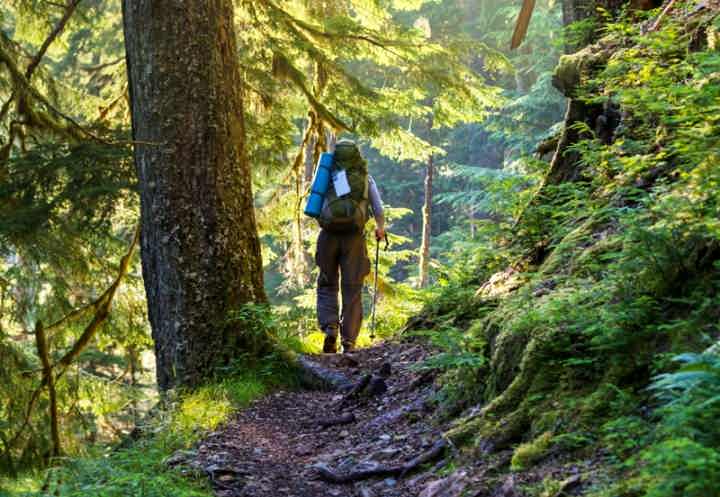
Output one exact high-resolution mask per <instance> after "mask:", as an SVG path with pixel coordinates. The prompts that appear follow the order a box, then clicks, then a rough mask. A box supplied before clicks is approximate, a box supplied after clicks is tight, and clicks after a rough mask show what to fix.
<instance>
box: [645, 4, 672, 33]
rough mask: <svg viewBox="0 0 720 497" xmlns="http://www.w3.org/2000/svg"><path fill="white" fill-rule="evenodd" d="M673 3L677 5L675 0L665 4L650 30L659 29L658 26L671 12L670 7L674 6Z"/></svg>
mask: <svg viewBox="0 0 720 497" xmlns="http://www.w3.org/2000/svg"><path fill="white" fill-rule="evenodd" d="M673 5H675V0H670V1H669V2H668V4H667V5H666V6H665V8H664V9H663V10H662V12H660V15H659V16H658V17H657V19H655V22H654V23H653V25H652V26H651V27H650V32H653V31H655V30H657V28H658V27H659V26H660V22H661V21H662V20H663V18H664V17H665V16H666V15H667V13H668V12H670V9H672V8H673Z"/></svg>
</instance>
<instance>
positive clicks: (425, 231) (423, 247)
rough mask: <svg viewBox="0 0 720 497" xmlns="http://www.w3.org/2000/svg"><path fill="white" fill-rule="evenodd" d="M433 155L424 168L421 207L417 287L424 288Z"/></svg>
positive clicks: (429, 225) (427, 263) (429, 222)
mask: <svg viewBox="0 0 720 497" xmlns="http://www.w3.org/2000/svg"><path fill="white" fill-rule="evenodd" d="M433 172H434V164H433V155H432V154H430V156H429V157H428V161H427V166H426V167H425V204H424V205H423V210H422V214H423V226H422V243H421V244H420V280H419V282H418V286H419V287H420V288H425V287H426V286H427V285H428V282H429V272H430V232H431V230H432V200H433V189H432V185H433Z"/></svg>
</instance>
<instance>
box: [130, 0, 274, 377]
mask: <svg viewBox="0 0 720 497" xmlns="http://www.w3.org/2000/svg"><path fill="white" fill-rule="evenodd" d="M123 18H124V28H125V45H126V56H127V67H128V79H129V82H130V97H131V110H132V126H133V138H134V140H135V141H136V144H135V165H136V168H137V174H138V178H139V184H140V198H141V217H142V245H141V247H142V266H143V277H144V279H145V289H146V292H147V298H148V309H149V317H150V324H151V325H152V332H153V339H154V341H155V352H156V357H157V377H158V383H159V385H160V387H161V388H163V389H168V388H172V387H175V386H178V385H188V386H192V385H196V384H198V383H199V382H201V381H202V380H203V379H204V378H206V377H207V376H208V375H210V374H211V373H212V371H213V369H214V367H215V366H217V365H220V364H225V363H227V362H228V361H229V360H231V359H232V358H234V357H236V356H237V355H238V354H239V353H241V352H250V353H259V349H261V348H263V347H264V346H266V344H267V341H266V340H265V339H264V338H263V337H261V338H260V340H258V337H255V336H253V335H252V330H251V329H248V328H250V325H247V324H246V325H244V326H245V327H243V325H241V324H238V323H236V322H235V323H231V322H229V321H228V319H227V318H228V313H229V312H230V311H232V310H233V309H237V308H239V307H240V306H241V305H242V304H243V303H248V302H261V301H264V300H265V294H264V291H263V276H262V263H261V259H260V243H259V240H258V235H257V229H256V224H255V215H254V211H253V195H252V189H251V178H250V168H249V164H248V163H247V159H246V156H245V153H244V140H245V132H244V123H243V102H242V95H241V88H242V85H241V80H240V73H239V68H238V56H237V49H236V46H237V43H236V38H235V31H234V26H233V4H232V1H231V0H209V1H199V0H188V1H185V2H178V1H173V0H123Z"/></svg>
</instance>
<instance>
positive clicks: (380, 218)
mask: <svg viewBox="0 0 720 497" xmlns="http://www.w3.org/2000/svg"><path fill="white" fill-rule="evenodd" d="M368 197H369V200H370V207H372V211H373V216H375V222H376V223H377V225H378V226H385V210H384V209H383V205H382V198H380V191H379V190H378V187H377V185H376V184H375V180H374V179H373V178H372V176H368Z"/></svg>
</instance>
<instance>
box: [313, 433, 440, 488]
mask: <svg viewBox="0 0 720 497" xmlns="http://www.w3.org/2000/svg"><path fill="white" fill-rule="evenodd" d="M447 447H448V443H447V441H446V440H445V439H444V438H441V439H440V440H438V441H437V442H435V444H433V446H432V447H431V448H430V449H428V450H426V451H425V452H423V453H422V454H420V455H419V456H417V457H415V458H413V459H411V460H410V461H408V462H407V463H405V464H400V465H396V466H376V467H374V468H370V469H363V470H358V471H353V472H351V473H346V474H338V473H335V472H334V471H332V470H331V469H329V468H328V467H326V466H319V467H318V468H317V470H318V473H319V475H320V478H322V479H323V480H325V481H327V482H330V483H340V484H342V483H352V482H355V481H360V480H366V479H368V478H373V477H376V476H398V477H400V478H402V477H404V476H405V475H406V474H408V473H410V472H411V471H413V470H414V469H415V468H417V467H418V466H421V465H423V464H425V463H428V462H430V461H434V460H435V459H437V458H439V457H440V456H442V455H443V453H444V452H445V449H446V448H447Z"/></svg>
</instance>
